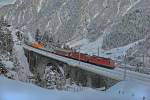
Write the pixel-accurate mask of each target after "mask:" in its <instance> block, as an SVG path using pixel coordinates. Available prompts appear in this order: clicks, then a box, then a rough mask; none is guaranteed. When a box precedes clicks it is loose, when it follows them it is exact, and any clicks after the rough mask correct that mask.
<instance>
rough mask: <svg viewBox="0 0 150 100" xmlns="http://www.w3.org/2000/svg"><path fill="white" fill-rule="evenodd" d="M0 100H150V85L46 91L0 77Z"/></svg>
mask: <svg viewBox="0 0 150 100" xmlns="http://www.w3.org/2000/svg"><path fill="white" fill-rule="evenodd" d="M0 100H150V84H147V83H143V82H138V81H137V82H129V81H123V82H120V83H118V84H117V85H115V86H113V87H112V88H110V89H109V90H107V91H97V90H92V89H87V90H84V91H80V92H75V93H74V92H65V91H58V90H46V89H42V88H40V87H37V86H34V85H32V84H25V83H21V82H19V81H14V80H9V79H6V78H4V77H0Z"/></svg>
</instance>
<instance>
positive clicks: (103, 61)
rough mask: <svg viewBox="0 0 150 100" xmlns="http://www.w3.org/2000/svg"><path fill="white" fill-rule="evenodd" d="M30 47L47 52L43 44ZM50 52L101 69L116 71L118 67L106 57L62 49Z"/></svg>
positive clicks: (35, 43) (32, 44) (31, 44)
mask: <svg viewBox="0 0 150 100" xmlns="http://www.w3.org/2000/svg"><path fill="white" fill-rule="evenodd" d="M28 45H29V44H28ZM30 46H32V47H34V48H37V49H41V50H45V49H44V45H43V44H42V43H38V42H36V41H34V42H32V43H30ZM48 52H51V53H53V54H56V55H59V56H63V57H67V58H70V59H74V60H78V61H82V62H86V63H90V64H93V65H98V66H100V67H104V68H108V69H114V68H115V67H116V66H115V63H114V61H113V60H112V59H110V58H104V57H99V56H95V55H93V56H90V55H88V54H84V53H80V52H76V51H73V50H66V49H62V48H56V49H55V50H53V51H48Z"/></svg>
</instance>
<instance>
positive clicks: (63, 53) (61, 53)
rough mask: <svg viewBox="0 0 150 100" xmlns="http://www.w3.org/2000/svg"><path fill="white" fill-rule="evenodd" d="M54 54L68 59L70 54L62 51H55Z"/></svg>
mask: <svg viewBox="0 0 150 100" xmlns="http://www.w3.org/2000/svg"><path fill="white" fill-rule="evenodd" d="M54 53H55V54H57V55H60V56H64V57H69V54H70V52H67V51H64V50H55V51H54Z"/></svg>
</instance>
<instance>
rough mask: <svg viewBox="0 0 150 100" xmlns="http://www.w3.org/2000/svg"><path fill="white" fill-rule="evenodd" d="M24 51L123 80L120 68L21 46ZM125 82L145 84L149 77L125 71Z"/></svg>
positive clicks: (122, 71)
mask: <svg viewBox="0 0 150 100" xmlns="http://www.w3.org/2000/svg"><path fill="white" fill-rule="evenodd" d="M23 47H24V49H26V50H29V51H33V52H35V53H38V54H40V55H43V56H46V57H49V58H53V59H55V60H58V61H62V62H65V63H67V64H69V65H72V66H74V67H79V68H81V69H83V70H87V71H90V72H93V73H95V74H99V75H103V76H106V77H110V78H113V79H116V80H123V79H124V72H125V70H123V69H121V68H115V69H113V70H112V69H106V68H103V67H100V66H96V65H92V64H89V63H84V62H79V61H77V60H73V59H69V58H66V57H62V56H59V55H56V54H53V53H50V52H46V51H43V50H39V49H36V48H33V47H30V46H28V45H25V44H24V45H23ZM126 80H140V81H145V82H150V75H146V74H142V73H138V72H133V71H129V70H127V71H126Z"/></svg>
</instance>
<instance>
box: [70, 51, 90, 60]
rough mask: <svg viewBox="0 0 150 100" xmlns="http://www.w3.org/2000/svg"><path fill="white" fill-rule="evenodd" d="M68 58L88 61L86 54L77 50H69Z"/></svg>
mask: <svg viewBox="0 0 150 100" xmlns="http://www.w3.org/2000/svg"><path fill="white" fill-rule="evenodd" d="M70 58H73V59H76V60H80V61H84V62H87V61H88V58H87V55H86V54H83V53H79V52H71V53H70Z"/></svg>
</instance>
